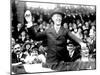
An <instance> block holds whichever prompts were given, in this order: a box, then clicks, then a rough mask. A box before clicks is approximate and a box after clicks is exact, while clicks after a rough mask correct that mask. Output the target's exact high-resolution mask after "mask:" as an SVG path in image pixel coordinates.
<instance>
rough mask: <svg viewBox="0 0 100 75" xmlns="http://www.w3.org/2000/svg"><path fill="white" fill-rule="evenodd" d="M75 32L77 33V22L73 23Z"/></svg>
mask: <svg viewBox="0 0 100 75" xmlns="http://www.w3.org/2000/svg"><path fill="white" fill-rule="evenodd" d="M73 32H74V33H77V25H76V24H75V23H73Z"/></svg>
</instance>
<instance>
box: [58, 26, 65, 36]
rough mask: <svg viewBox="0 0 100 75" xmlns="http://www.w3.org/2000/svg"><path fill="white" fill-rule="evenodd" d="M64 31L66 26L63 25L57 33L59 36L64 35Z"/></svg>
mask: <svg viewBox="0 0 100 75" xmlns="http://www.w3.org/2000/svg"><path fill="white" fill-rule="evenodd" d="M63 32H64V28H63V27H62V26H61V27H60V29H59V31H58V34H57V37H59V36H60V35H62V34H63Z"/></svg>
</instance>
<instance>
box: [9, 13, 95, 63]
mask: <svg viewBox="0 0 100 75" xmlns="http://www.w3.org/2000/svg"><path fill="white" fill-rule="evenodd" d="M29 16H31V14H28V13H25V14H24V19H25V18H28V17H29ZM32 21H33V24H34V26H35V30H36V31H37V32H42V31H44V30H46V29H48V28H50V27H51V26H52V25H53V22H52V20H51V18H49V15H48V14H47V15H45V14H41V13H34V14H32ZM62 22H63V23H62V25H63V27H64V28H66V29H69V30H70V31H71V32H72V33H73V34H74V35H75V36H77V37H78V38H80V39H82V40H83V42H84V43H86V44H87V47H88V49H87V50H85V52H84V51H83V52H82V51H81V50H80V46H79V45H78V44H76V43H75V42H74V41H73V40H71V39H70V38H69V39H66V40H67V45H66V48H67V50H68V51H69V55H70V58H71V60H70V61H69V62H75V61H76V60H78V59H79V58H81V57H82V56H85V57H87V56H88V57H91V58H93V59H96V13H89V14H81V13H76V14H72V13H70V14H67V13H64V16H63V21H62ZM26 24H27V22H26V21H24V24H22V23H21V22H18V23H17V26H14V25H12V26H11V36H12V38H11V53H12V54H11V55H12V63H18V62H21V63H27V64H36V63H45V62H46V58H45V57H46V51H47V50H48V48H47V44H46V40H43V41H36V40H33V39H32V38H31V37H30V36H29V35H28V30H27V27H26ZM75 50H76V51H77V52H76V54H78V57H76V58H74V57H73V54H74V53H73V51H75Z"/></svg>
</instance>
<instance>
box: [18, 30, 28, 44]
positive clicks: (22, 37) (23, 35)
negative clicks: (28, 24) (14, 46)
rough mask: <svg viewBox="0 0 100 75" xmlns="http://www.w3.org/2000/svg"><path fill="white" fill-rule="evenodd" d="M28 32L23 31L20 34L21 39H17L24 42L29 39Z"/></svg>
mask: <svg viewBox="0 0 100 75" xmlns="http://www.w3.org/2000/svg"><path fill="white" fill-rule="evenodd" d="M26 36H27V34H26V31H22V32H21V34H20V35H19V39H18V40H17V43H21V44H24V43H25V41H26V40H27V37H26Z"/></svg>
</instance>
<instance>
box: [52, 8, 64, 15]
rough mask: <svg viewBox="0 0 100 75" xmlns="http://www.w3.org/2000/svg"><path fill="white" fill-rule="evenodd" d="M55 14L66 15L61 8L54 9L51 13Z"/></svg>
mask: <svg viewBox="0 0 100 75" xmlns="http://www.w3.org/2000/svg"><path fill="white" fill-rule="evenodd" d="M55 14H60V15H61V16H62V17H64V13H63V12H62V10H61V9H59V8H57V9H54V11H53V12H52V13H51V17H52V16H54V15H55Z"/></svg>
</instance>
